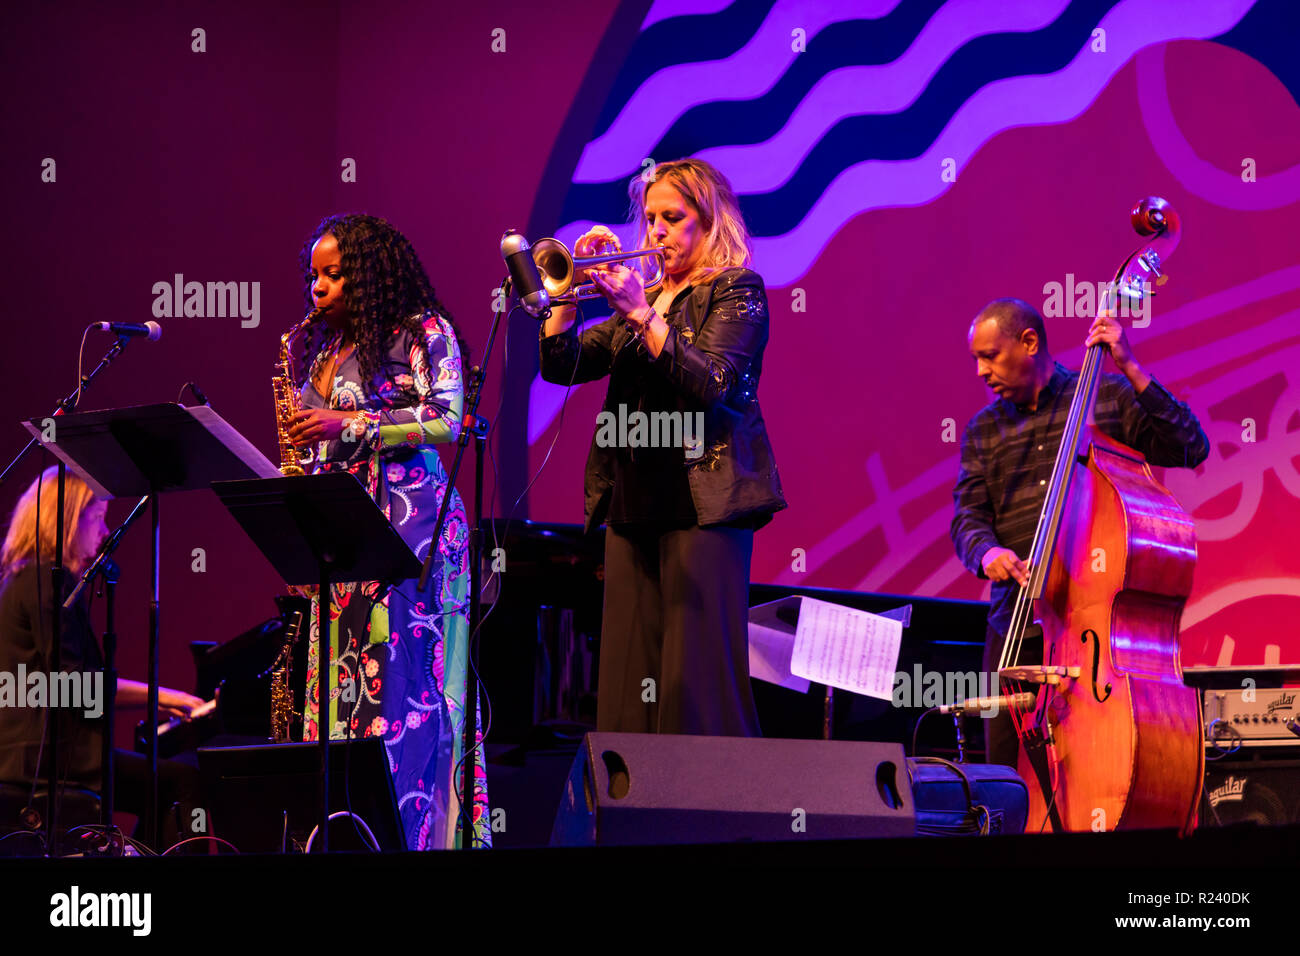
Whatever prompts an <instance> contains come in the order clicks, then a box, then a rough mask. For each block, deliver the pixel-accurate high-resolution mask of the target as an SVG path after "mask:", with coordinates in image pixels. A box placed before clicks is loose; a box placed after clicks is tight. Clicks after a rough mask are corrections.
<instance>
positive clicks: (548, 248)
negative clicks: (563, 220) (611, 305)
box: [532, 238, 664, 303]
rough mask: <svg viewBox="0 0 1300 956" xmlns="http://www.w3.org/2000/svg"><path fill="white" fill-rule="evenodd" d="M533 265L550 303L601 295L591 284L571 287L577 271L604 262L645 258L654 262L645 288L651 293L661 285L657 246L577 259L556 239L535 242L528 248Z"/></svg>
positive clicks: (660, 257)
mask: <svg viewBox="0 0 1300 956" xmlns="http://www.w3.org/2000/svg"><path fill="white" fill-rule="evenodd" d="M532 253H533V261H534V262H535V263H537V271H538V272H539V273H541V276H542V285H543V287H545V289H546V292H547V294H548V295H549V296H550V297H551V301H552V302H560V303H570V302H576V301H578V300H579V299H595V298H597V297H599V296H600V295H601V292H600V289H598V288H597V287H596V284H595V283H594V282H585V283H581V284H579V285H576V286H575V285H574V284H573V279H574V276H575V275H576V274H577V271H578V270H579V269H587V268H590V267H591V266H598V265H603V264H604V263H606V262H622V261H624V260H626V259H640V258H644V257H649V258H652V259H654V265H653V267H652V268H651V271H650V274H649V275H647V276H646V277H645V287H646V288H647V289H653V288H655V287H656V286H657V285H659V283H661V282H663V281H664V251H663V249H662V248H660V247H659V246H649V247H647V248H645V249H634V250H632V251H631V252H611V253H607V254H605V255H600V256H578V257H575V256H574V255H573V253H571V252H569V250H568V248H567V247H566V246H565V245H564V243H562V242H560V240H559V239H553V238H547V239H538V240H537V242H535V243H533V247H532Z"/></svg>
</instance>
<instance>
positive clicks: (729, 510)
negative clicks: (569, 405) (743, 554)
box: [540, 269, 786, 532]
mask: <svg viewBox="0 0 1300 956" xmlns="http://www.w3.org/2000/svg"><path fill="white" fill-rule="evenodd" d="M660 314H662V310H660ZM767 323H768V316H767V293H766V291H765V290H764V288H763V280H762V279H761V278H760V277H759V276H758V274H757V273H755V272H751V271H750V270H748V269H728V270H727V271H725V272H723V273H721V274H720V275H718V276H717V277H716V278H714V279H713V281H712V282H710V283H707V284H703V285H699V286H696V287H695V288H694V289H692V290H691V292H690V294H689V295H688V296H687V297H686V299H685V300H684V302H683V303H682V307H681V308H680V309H679V310H678V312H677V314H676V315H675V316H674V317H673V318H672V319H671V320H669V326H668V337H667V338H666V339H665V341H664V347H663V351H661V352H660V353H659V357H658V358H651V357H650V355H649V353H648V352H644V353H643V354H641V355H640V356H639V357H638V358H639V360H640V361H643V362H646V363H648V364H649V365H650V367H652V368H655V369H658V370H659V372H661V373H662V374H663V375H664V376H665V377H666V378H667V380H668V381H669V382H670V383H671V384H672V385H673V387H674V390H675V391H676V393H677V402H678V408H677V409H676V410H678V411H681V412H684V413H691V412H696V411H702V412H704V449H703V454H702V455H700V456H699V457H697V458H694V459H690V458H687V459H685V461H686V477H687V480H688V482H689V483H690V488H691V498H692V499H693V501H694V503H695V512H696V516H697V518H698V521H699V524H700V526H701V527H708V526H710V525H719V524H728V523H731V522H734V521H738V520H740V519H744V518H748V519H751V520H752V521H753V524H754V527H756V528H757V527H761V526H762V525H764V524H766V523H767V522H768V521H770V520H771V516H772V514H773V513H774V512H777V511H780V510H781V509H782V508H784V507H786V502H785V498H784V497H783V496H782V494H781V478H780V476H779V475H778V474H777V471H776V460H775V458H774V456H773V454H772V445H771V443H770V442H769V441H768V438H767V429H766V428H765V427H764V425H763V413H762V412H761V411H760V409H759V406H758V379H759V375H760V373H761V372H762V369H763V349H764V347H765V346H766V345H767ZM576 328H577V323H575V324H574V325H573V326H572V327H570V328H569V330H568V331H566V332H562V333H560V334H559V335H552V336H549V337H543V338H542V339H541V347H540V348H541V373H542V378H544V379H545V380H546V381H548V382H553V383H555V384H557V385H567V384H569V382H570V381H572V382H574V383H575V384H577V383H579V382H590V381H594V380H595V379H598V378H602V377H603V376H605V375H610V371H611V368H612V367H613V366H614V357H615V356H617V355H620V353H621V351H622V350H623V349H625V348H632V349H637V348H642V349H643V348H644V346H642V345H641V344H640V343H639V342H637V341H636V339H635V338H633V336H632V332H631V330H630V329H629V328H628V326H627V322H626V320H625V319H624V318H623V316H622V315H620V314H618V313H615V314H614V315H612V316H610V317H609V318H608V319H606V320H605V321H603V322H601V323H599V324H597V325H594V326H592V327H591V328H589V329H587V330H586V331H584V332H583V333H582V335H581V336H580V337H579V336H578V335H577V334H576V333H575V329H576ZM575 364H576V366H577V368H576V373H575V368H574V366H575ZM617 386H618V382H617V374H616V373H615V374H614V375H610V383H609V386H608V388H607V389H606V392H605V405H604V409H605V410H606V411H609V412H613V413H615V414H617V406H618V404H619V401H620V399H619V397H618V396H619V394H620V391H619V389H618V387H617ZM614 454H615V449H613V448H605V447H601V446H599V445H598V444H597V443H596V437H595V435H593V436H592V442H591V451H590V452H589V453H588V455H587V471H586V475H585V477H584V481H583V484H584V490H585V492H586V513H587V531H589V532H590V531H592V530H593V529H595V528H597V527H599V526H600V525H601V524H602V523H603V522H604V519H605V514H606V512H607V510H608V507H609V500H610V493H611V491H612V489H613V484H614V479H613V474H614V462H613V458H614Z"/></svg>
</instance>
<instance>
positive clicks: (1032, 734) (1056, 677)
mask: <svg viewBox="0 0 1300 956" xmlns="http://www.w3.org/2000/svg"><path fill="white" fill-rule="evenodd" d="M1130 218H1131V221H1132V224H1133V228H1134V229H1135V230H1136V231H1137V233H1138V234H1139V235H1140V236H1144V237H1150V238H1149V239H1148V240H1147V241H1146V242H1145V243H1144V244H1143V245H1142V246H1140V247H1139V248H1138V249H1137V250H1135V251H1134V252H1133V253H1132V254H1131V255H1130V256H1129V257H1128V258H1127V259H1125V260H1124V262H1123V264H1122V265H1121V266H1120V268H1119V270H1118V272H1117V273H1116V276H1115V281H1114V282H1113V283H1112V284H1111V286H1110V287H1109V289H1107V290H1105V291H1104V292H1103V293H1102V295H1100V296H1099V297H1098V299H1099V301H1098V314H1099V315H1102V314H1116V313H1118V311H1119V310H1118V309H1117V303H1120V302H1123V301H1125V300H1128V301H1129V302H1135V301H1140V299H1139V298H1138V297H1140V296H1143V295H1145V294H1147V292H1148V290H1149V288H1150V284H1152V283H1153V282H1154V283H1159V282H1160V281H1162V273H1161V270H1162V268H1163V266H1164V263H1165V261H1166V260H1167V259H1168V258H1169V256H1170V254H1172V252H1173V251H1174V249H1175V247H1176V246H1177V245H1178V239H1179V231H1180V222H1179V218H1178V215H1177V213H1175V211H1174V210H1173V208H1172V207H1170V205H1169V204H1168V203H1167V202H1166V201H1165V200H1163V199H1160V198H1157V197H1149V198H1147V199H1144V200H1142V201H1141V202H1139V203H1138V204H1137V205H1136V206H1135V207H1134V208H1133V210H1132V211H1131V213H1130ZM1103 308H1105V309H1106V310H1107V312H1103V311H1102V309H1103ZM1105 356H1106V346H1105V345H1104V344H1099V345H1093V346H1091V347H1089V348H1088V350H1087V355H1086V357H1085V359H1084V362H1083V367H1082V369H1081V370H1080V373H1079V378H1078V384H1077V388H1076V390H1075V393H1074V397H1073V400H1072V401H1071V404H1070V413H1069V417H1068V418H1067V420H1066V425H1065V431H1064V434H1063V435H1062V438H1061V445H1060V448H1059V450H1058V452H1057V456H1056V462H1055V466H1054V468H1053V470H1052V478H1051V481H1050V483H1049V485H1048V488H1047V495H1046V499H1045V501H1044V504H1043V510H1042V513H1041V515H1040V517H1039V522H1038V528H1037V530H1036V532H1035V534H1034V543H1033V548H1032V550H1031V552H1030V557H1029V576H1028V581H1027V583H1026V584H1025V585H1023V586H1022V587H1021V589H1020V592H1019V594H1018V595H1017V599H1016V604H1015V608H1014V611H1013V614H1012V618H1011V624H1010V626H1009V628H1008V631H1007V640H1006V643H1005V646H1004V649H1003V653H1002V659H1001V661H1000V662H999V679H1000V682H1001V683H1002V686H1003V688H1004V693H1006V694H1008V695H1016V694H1022V695H1024V692H1025V691H1026V690H1029V691H1031V693H1030V694H1028V695H1025V696H1021V697H1019V698H1018V700H1019V701H1020V703H1019V705H1018V706H1012V707H1011V708H1010V711H1011V718H1012V721H1013V723H1014V724H1015V727H1016V733H1017V736H1018V737H1019V739H1020V744H1021V746H1020V756H1019V764H1018V767H1017V769H1018V770H1019V772H1020V774H1021V776H1022V777H1023V778H1024V780H1025V782H1026V783H1027V784H1028V788H1029V823H1028V828H1029V829H1030V830H1031V831H1032V829H1033V828H1035V827H1038V829H1039V830H1047V829H1050V830H1052V831H1058V832H1059V831H1086V830H1094V831H1102V830H1115V829H1119V828H1124V829H1131V828H1141V827H1176V828H1178V829H1179V830H1180V831H1181V832H1182V833H1184V834H1186V833H1189V832H1190V831H1191V829H1192V828H1193V827H1194V826H1195V820H1196V807H1197V804H1198V802H1199V800H1200V795H1201V786H1202V782H1203V779H1204V776H1205V750H1204V743H1203V740H1204V737H1203V731H1202V715H1201V710H1200V701H1199V697H1198V695H1197V693H1196V692H1195V690H1193V689H1191V688H1189V687H1186V686H1185V685H1184V683H1183V673H1182V666H1181V664H1180V662H1179V625H1180V622H1181V619H1182V612H1183V606H1184V604H1185V603H1186V600H1187V597H1188V595H1189V594H1190V593H1191V588H1192V572H1193V570H1194V568H1195V566H1196V533H1195V527H1194V525H1193V522H1192V519H1191V517H1190V516H1189V515H1188V514H1187V513H1186V512H1185V511H1183V509H1182V508H1181V507H1180V506H1179V504H1178V502H1177V500H1175V498H1174V496H1173V495H1172V494H1171V493H1170V492H1169V490H1168V489H1167V488H1165V487H1164V486H1163V485H1162V484H1160V482H1158V481H1156V479H1155V477H1154V476H1153V474H1152V472H1151V468H1150V466H1149V465H1148V464H1147V462H1146V459H1145V458H1144V457H1143V455H1142V454H1141V453H1140V452H1137V451H1134V450H1133V449H1131V448H1128V447H1127V446H1125V445H1123V444H1121V443H1119V442H1117V441H1115V440H1113V439H1111V438H1110V437H1108V436H1107V435H1104V434H1102V433H1101V432H1100V431H1099V430H1098V429H1097V428H1096V427H1095V424H1094V419H1093V410H1094V406H1095V403H1096V398H1097V392H1098V386H1099V383H1100V378H1101V369H1102V364H1103V360H1104V358H1105ZM1039 637H1041V640H1042V645H1041V646H1042V651H1041V655H1040V654H1038V653H1037V652H1036V650H1034V648H1035V647H1036V645H1037V639H1038V638H1039ZM1030 700H1032V703H1024V702H1025V701H1030ZM1040 821H1041V826H1040Z"/></svg>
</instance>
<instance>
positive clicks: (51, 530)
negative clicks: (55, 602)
mask: <svg viewBox="0 0 1300 956" xmlns="http://www.w3.org/2000/svg"><path fill="white" fill-rule="evenodd" d="M38 491H39V495H40V499H41V508H40V521H39V522H38V521H37V520H36V519H37V513H36V498H37V494H38ZM94 500H95V493H94V492H93V491H91V490H90V486H89V485H87V484H86V483H85V482H84V481H82V480H81V479H80V478H79V477H77V476H76V475H75V474H73V473H72V472H71V471H69V472H68V476H67V481H66V482H65V484H64V490H63V563H64V565H65V566H66V567H68V568H70V569H72V570H73V571H74V572H75V573H80V571H81V569H80V568H76V567H74V564H75V562H76V561H77V555H76V551H75V543H76V540H77V533H78V531H80V530H81V519H82V515H84V514H85V512H86V508H87V507H88V506H89V505H90V503H91V502H92V501H94ZM58 515H59V468H58V466H57V465H52V466H50V467H49V468H46V469H45V470H44V471H43V472H41V473H40V475H38V476H37V477H36V478H35V479H33V480H32V483H31V484H30V485H28V486H27V490H26V491H24V492H23V494H22V497H21V498H19V499H18V504H17V505H15V506H14V512H13V516H12V517H11V518H10V519H9V531H8V533H6V534H5V541H4V546H3V547H2V548H0V584H7V583H8V582H9V579H10V578H12V577H13V576H14V575H15V574H17V573H18V572H19V571H21V570H22V569H23V568H25V567H27V565H29V564H31V563H32V561H34V560H35V559H36V552H37V547H36V543H37V542H36V529H37V527H39V528H40V533H41V539H40V555H41V561H42V563H45V562H52V561H53V560H54V535H55V529H56V527H57V522H58Z"/></svg>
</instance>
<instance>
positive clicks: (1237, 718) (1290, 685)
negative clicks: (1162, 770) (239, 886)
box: [1183, 664, 1300, 759]
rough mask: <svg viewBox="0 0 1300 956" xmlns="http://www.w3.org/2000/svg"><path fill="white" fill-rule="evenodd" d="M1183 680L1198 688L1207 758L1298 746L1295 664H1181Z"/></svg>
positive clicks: (1298, 674) (1298, 671) (1299, 675)
mask: <svg viewBox="0 0 1300 956" xmlns="http://www.w3.org/2000/svg"><path fill="white" fill-rule="evenodd" d="M1183 679H1184V681H1185V682H1186V683H1187V685H1188V686H1189V687H1195V688H1197V689H1198V690H1199V691H1200V692H1201V703H1202V706H1203V708H1204V713H1205V743H1206V746H1207V747H1208V748H1209V757H1210V759H1213V758H1214V757H1215V756H1218V755H1221V754H1222V753H1224V752H1235V751H1236V750H1238V749H1239V748H1241V747H1251V748H1254V747H1288V746H1295V745H1297V744H1300V710H1298V709H1297V707H1296V700H1297V694H1298V693H1300V668H1297V667H1295V666H1279V665H1276V664H1272V665H1260V666H1248V667H1185V668H1183Z"/></svg>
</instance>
